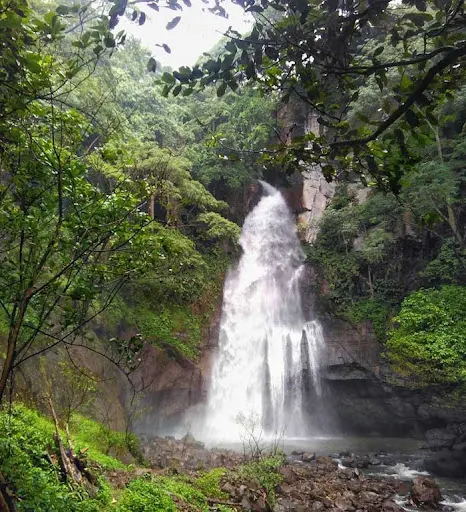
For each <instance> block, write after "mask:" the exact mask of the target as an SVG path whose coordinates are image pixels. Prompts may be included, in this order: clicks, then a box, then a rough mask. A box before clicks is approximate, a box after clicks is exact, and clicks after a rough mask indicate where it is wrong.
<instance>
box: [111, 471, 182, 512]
mask: <svg viewBox="0 0 466 512" xmlns="http://www.w3.org/2000/svg"><path fill="white" fill-rule="evenodd" d="M116 510H117V511H118V512H176V506H175V503H174V501H173V500H172V498H171V497H170V495H169V493H168V492H167V491H166V490H165V489H163V488H161V487H160V486H158V485H155V484H154V483H153V482H151V481H147V480H142V479H139V480H133V481H132V482H131V483H130V484H129V485H128V487H127V488H126V489H125V491H124V493H123V495H122V497H121V499H120V501H119V502H118V505H117V507H116Z"/></svg>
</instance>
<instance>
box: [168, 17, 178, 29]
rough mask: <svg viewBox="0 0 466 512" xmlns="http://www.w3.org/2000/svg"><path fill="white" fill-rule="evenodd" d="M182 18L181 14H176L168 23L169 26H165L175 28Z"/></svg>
mask: <svg viewBox="0 0 466 512" xmlns="http://www.w3.org/2000/svg"><path fill="white" fill-rule="evenodd" d="M180 20H181V16H176V17H175V18H173V19H172V20H171V21H169V22H168V23H167V26H166V27H165V28H166V29H167V30H172V29H174V28H175V27H176V26H177V25H178V23H179V22H180Z"/></svg>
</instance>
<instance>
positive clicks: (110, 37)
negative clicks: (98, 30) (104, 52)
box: [104, 32, 116, 48]
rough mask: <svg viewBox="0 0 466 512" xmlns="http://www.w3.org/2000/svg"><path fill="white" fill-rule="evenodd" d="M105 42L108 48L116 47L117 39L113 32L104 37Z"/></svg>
mask: <svg viewBox="0 0 466 512" xmlns="http://www.w3.org/2000/svg"><path fill="white" fill-rule="evenodd" d="M104 44H105V46H106V47H107V48H115V44H116V43H115V39H114V37H113V34H112V33H111V32H107V33H106V34H105V37H104Z"/></svg>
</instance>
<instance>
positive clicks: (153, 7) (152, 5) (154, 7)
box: [148, 2, 160, 11]
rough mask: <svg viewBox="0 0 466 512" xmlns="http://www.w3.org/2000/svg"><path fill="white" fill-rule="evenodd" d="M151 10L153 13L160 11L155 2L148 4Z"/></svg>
mask: <svg viewBox="0 0 466 512" xmlns="http://www.w3.org/2000/svg"><path fill="white" fill-rule="evenodd" d="M148 5H149V7H150V8H151V9H154V11H160V8H159V6H158V5H157V4H156V3H155V2H151V3H150V4H148Z"/></svg>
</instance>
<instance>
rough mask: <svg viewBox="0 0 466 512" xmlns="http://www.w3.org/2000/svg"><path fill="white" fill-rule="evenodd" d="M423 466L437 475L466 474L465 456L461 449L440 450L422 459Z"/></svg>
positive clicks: (459, 475) (462, 475)
mask: <svg viewBox="0 0 466 512" xmlns="http://www.w3.org/2000/svg"><path fill="white" fill-rule="evenodd" d="M424 467H425V469H426V470H427V471H429V473H433V474H434V475H437V476H446V477H452V478H462V477H464V476H466V456H465V452H464V451H462V450H441V451H439V452H436V453H433V454H432V455H430V456H429V457H427V458H426V459H424Z"/></svg>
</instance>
